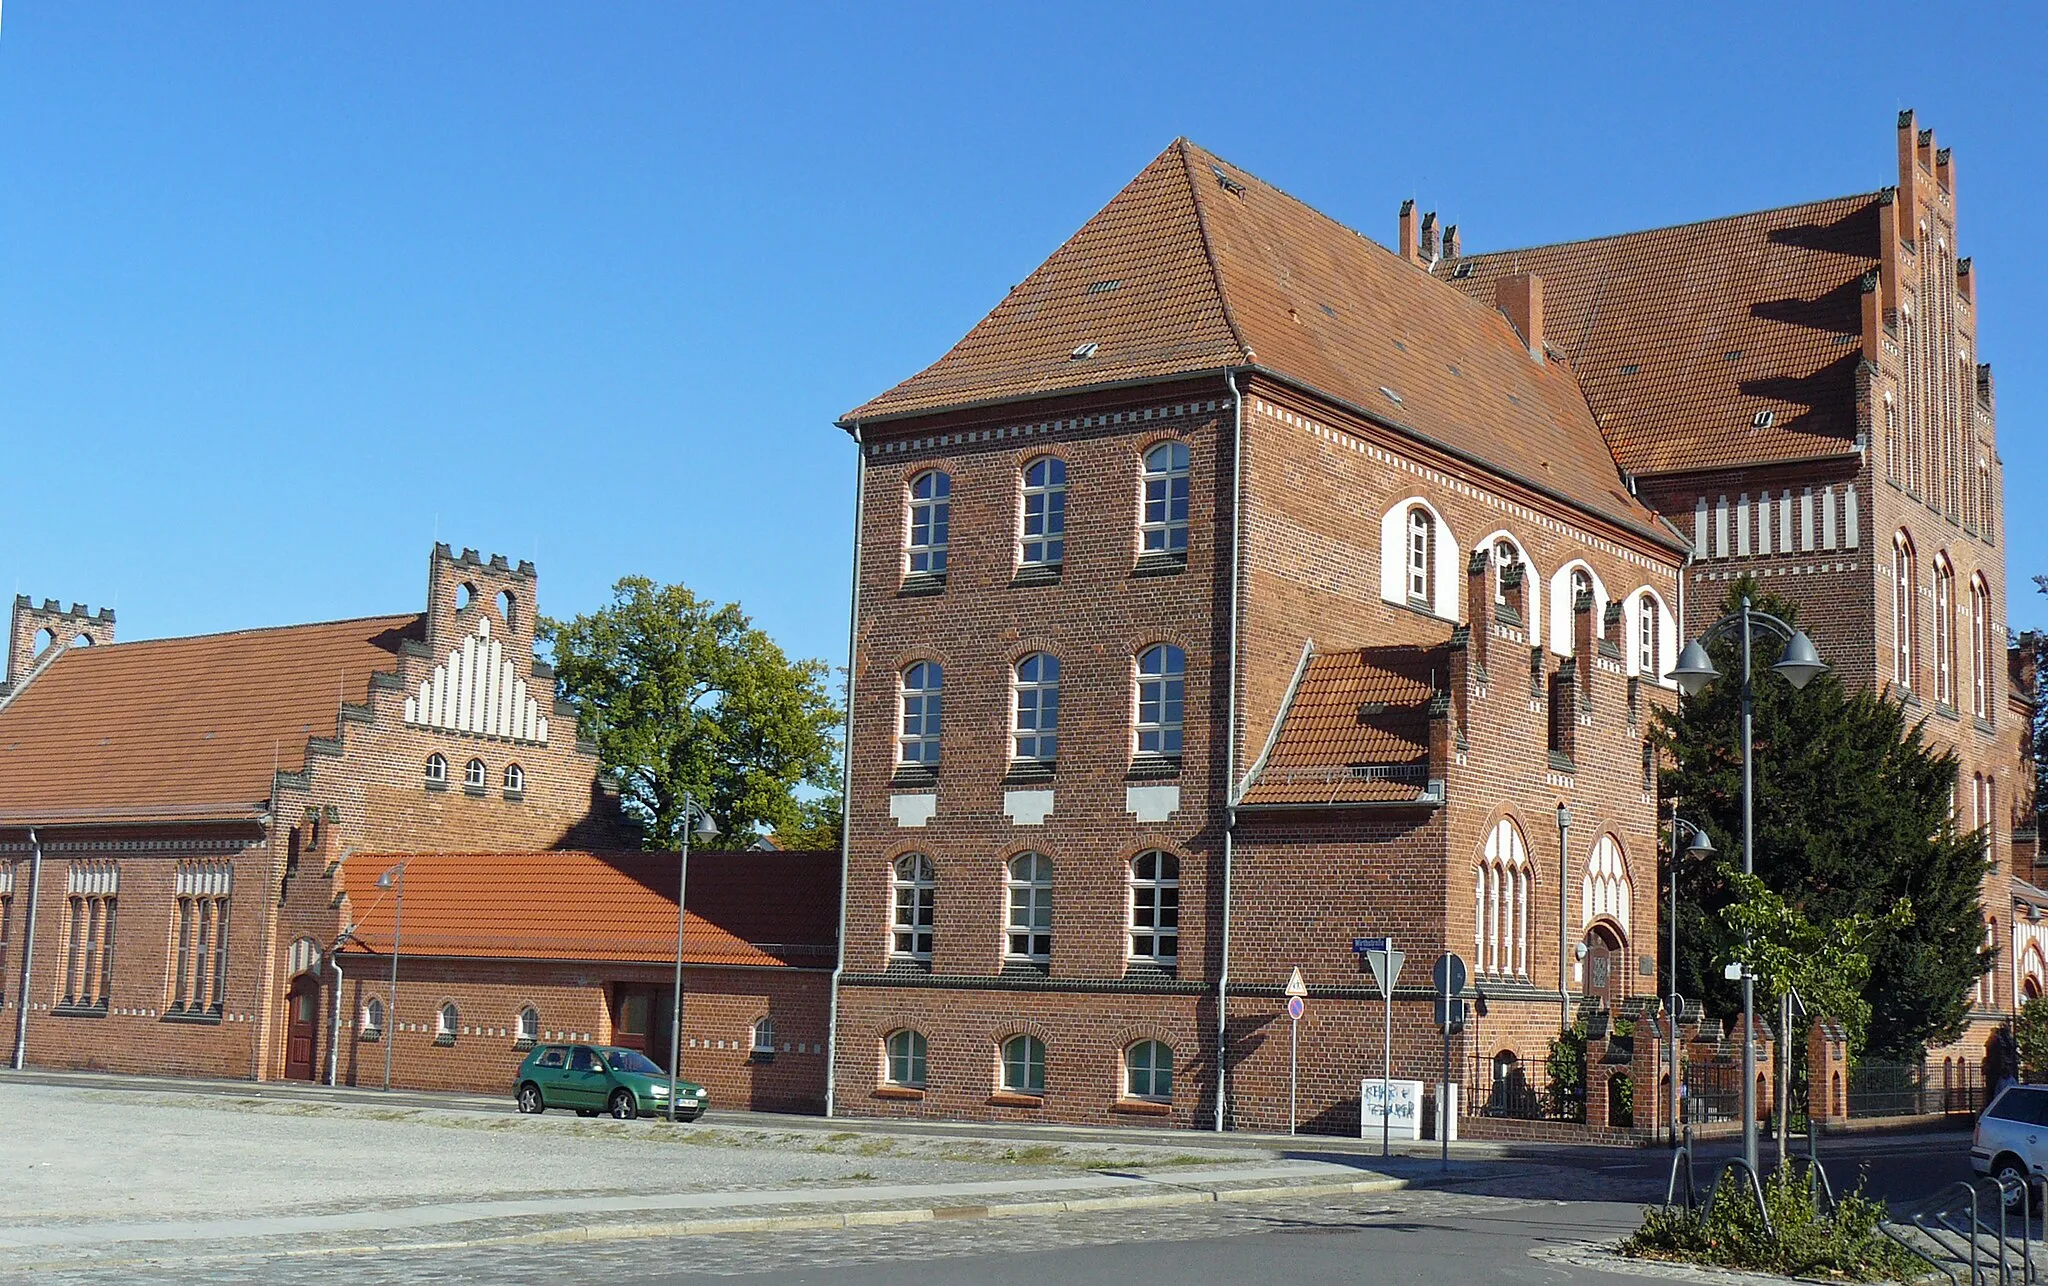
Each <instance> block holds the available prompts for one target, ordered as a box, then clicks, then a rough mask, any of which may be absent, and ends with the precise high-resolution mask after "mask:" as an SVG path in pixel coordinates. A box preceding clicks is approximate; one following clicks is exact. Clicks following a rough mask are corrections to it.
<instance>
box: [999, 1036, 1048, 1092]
mask: <svg viewBox="0 0 2048 1286" xmlns="http://www.w3.org/2000/svg"><path fill="white" fill-rule="evenodd" d="M1003 1089H1005V1090H1006V1091H1008V1092H1009V1093H1012V1094H1043V1093H1045V1042H1044V1041H1042V1040H1040V1039H1039V1038H1038V1037H1036V1036H1012V1037H1010V1039H1008V1040H1006V1041H1004V1042H1003Z"/></svg>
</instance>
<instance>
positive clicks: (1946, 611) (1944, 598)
mask: <svg viewBox="0 0 2048 1286" xmlns="http://www.w3.org/2000/svg"><path fill="white" fill-rule="evenodd" d="M1955 607H1956V570H1955V567H1954V565H1953V564H1951V563H1950V562H1949V561H1948V557H1947V556H1946V555H1944V554H1937V555H1935V558H1934V699H1935V701H1937V702H1938V703H1940V704H1942V705H1945V706H1948V707H1949V708H1950V709H1954V708H1955V706H1956V705H1957V701H1956V627H1955Z"/></svg>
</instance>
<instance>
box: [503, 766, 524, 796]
mask: <svg viewBox="0 0 2048 1286" xmlns="http://www.w3.org/2000/svg"><path fill="white" fill-rule="evenodd" d="M505 789H506V790H510V791H515V792H517V793H519V794H522V795H523V794H525V793H526V769H524V768H521V767H520V766H519V765H518V764H506V765H505Z"/></svg>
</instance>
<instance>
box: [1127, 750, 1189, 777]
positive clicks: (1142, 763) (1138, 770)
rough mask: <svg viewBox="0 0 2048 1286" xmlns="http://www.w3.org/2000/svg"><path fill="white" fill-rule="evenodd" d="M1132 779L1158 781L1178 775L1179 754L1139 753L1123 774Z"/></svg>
mask: <svg viewBox="0 0 2048 1286" xmlns="http://www.w3.org/2000/svg"><path fill="white" fill-rule="evenodd" d="M1125 775H1126V776H1127V777H1128V778H1129V779H1130V780H1132V781H1159V780H1162V779H1164V778H1168V777H1178V776H1180V756H1179V755H1139V756H1137V757H1136V758H1134V759H1132V760H1131V768H1130V771H1129V772H1128V773H1126V774H1125Z"/></svg>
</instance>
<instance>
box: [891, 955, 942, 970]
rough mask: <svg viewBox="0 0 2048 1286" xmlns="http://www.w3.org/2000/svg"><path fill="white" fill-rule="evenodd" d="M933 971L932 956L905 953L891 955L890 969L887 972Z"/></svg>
mask: <svg viewBox="0 0 2048 1286" xmlns="http://www.w3.org/2000/svg"><path fill="white" fill-rule="evenodd" d="M931 971H932V960H931V957H930V956H903V955H893V956H890V957H889V967H888V969H887V970H886V972H888V973H922V974H929V973H930V972H931Z"/></svg>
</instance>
